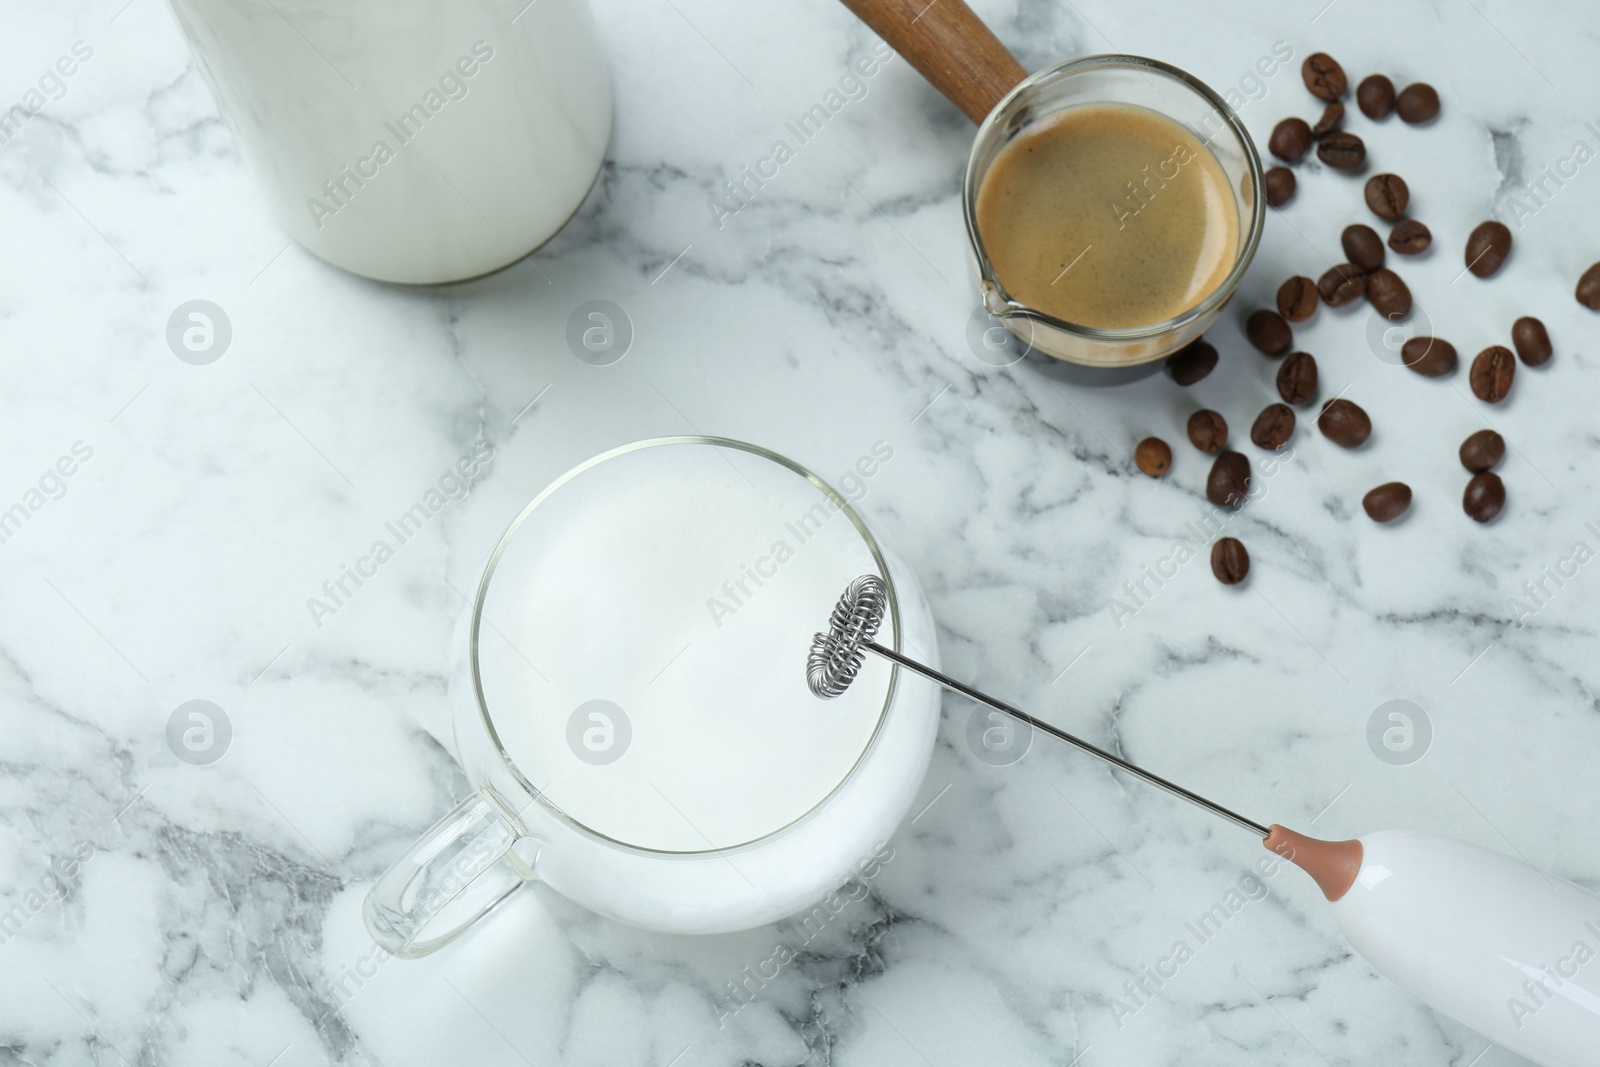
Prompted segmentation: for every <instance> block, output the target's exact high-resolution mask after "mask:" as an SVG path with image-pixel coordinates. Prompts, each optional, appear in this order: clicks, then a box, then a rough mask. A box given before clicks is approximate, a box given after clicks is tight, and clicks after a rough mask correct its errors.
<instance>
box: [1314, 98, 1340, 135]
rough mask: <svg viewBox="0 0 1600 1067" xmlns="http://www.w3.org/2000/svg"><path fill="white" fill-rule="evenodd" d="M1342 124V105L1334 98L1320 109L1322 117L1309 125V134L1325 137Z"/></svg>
mask: <svg viewBox="0 0 1600 1067" xmlns="http://www.w3.org/2000/svg"><path fill="white" fill-rule="evenodd" d="M1343 125H1344V105H1343V104H1341V103H1339V101H1337V100H1335V101H1334V102H1333V103H1331V104H1329V105H1328V106H1327V107H1325V108H1323V109H1322V117H1321V118H1320V119H1318V120H1317V122H1316V125H1315V126H1312V127H1311V136H1313V137H1326V136H1327V135H1328V134H1330V133H1332V132H1333V131H1334V130H1337V129H1338V128H1339V127H1340V126H1343Z"/></svg>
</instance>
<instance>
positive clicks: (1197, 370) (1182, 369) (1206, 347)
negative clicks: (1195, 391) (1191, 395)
mask: <svg viewBox="0 0 1600 1067" xmlns="http://www.w3.org/2000/svg"><path fill="white" fill-rule="evenodd" d="M1216 366H1217V350H1216V349H1215V348H1213V347H1211V344H1210V342H1208V341H1207V340H1206V339H1205V338H1204V337H1196V338H1195V339H1194V340H1193V341H1190V342H1189V343H1188V344H1187V345H1185V346H1184V347H1182V348H1180V349H1178V351H1176V352H1174V353H1172V355H1170V356H1168V357H1167V370H1168V371H1169V372H1170V373H1171V374H1172V380H1173V381H1175V382H1177V383H1178V384H1179V385H1193V384H1194V383H1195V382H1198V381H1199V380H1200V379H1201V378H1204V377H1205V376H1206V375H1208V374H1210V373H1211V372H1212V371H1213V370H1215V369H1216Z"/></svg>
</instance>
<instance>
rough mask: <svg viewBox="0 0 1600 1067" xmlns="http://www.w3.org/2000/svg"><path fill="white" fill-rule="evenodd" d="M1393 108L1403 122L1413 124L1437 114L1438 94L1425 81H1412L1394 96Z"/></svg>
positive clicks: (1427, 120)
mask: <svg viewBox="0 0 1600 1067" xmlns="http://www.w3.org/2000/svg"><path fill="white" fill-rule="evenodd" d="M1394 109H1395V111H1396V112H1397V113H1398V114H1399V115H1400V118H1401V120H1402V121H1404V122H1409V123H1410V124H1411V125H1413V126H1415V125H1417V124H1418V123H1422V122H1431V121H1432V120H1433V118H1434V116H1435V115H1437V114H1439V94H1438V93H1436V92H1434V90H1433V86H1431V85H1429V84H1428V83H1427V82H1413V83H1412V84H1410V85H1408V86H1406V87H1405V88H1404V89H1401V90H1400V95H1399V96H1397V97H1395V100H1394Z"/></svg>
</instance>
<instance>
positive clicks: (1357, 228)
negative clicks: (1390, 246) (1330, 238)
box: [1339, 222, 1383, 270]
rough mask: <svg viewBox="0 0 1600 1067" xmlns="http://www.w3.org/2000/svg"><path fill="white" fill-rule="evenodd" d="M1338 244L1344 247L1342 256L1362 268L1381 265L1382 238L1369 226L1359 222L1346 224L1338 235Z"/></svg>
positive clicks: (1371, 268)
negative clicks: (1351, 224) (1350, 224)
mask: <svg viewBox="0 0 1600 1067" xmlns="http://www.w3.org/2000/svg"><path fill="white" fill-rule="evenodd" d="M1339 244H1340V245H1342V246H1343V247H1344V258H1346V259H1348V260H1349V261H1350V262H1352V263H1354V264H1355V265H1356V266H1358V267H1360V268H1361V269H1362V270H1377V269H1378V268H1379V267H1381V266H1383V238H1381V237H1379V236H1378V231H1377V230H1374V229H1373V228H1372V227H1371V226H1368V225H1366V224H1365V223H1361V222H1358V223H1356V224H1355V225H1353V226H1346V227H1345V228H1344V233H1342V234H1340V235H1339Z"/></svg>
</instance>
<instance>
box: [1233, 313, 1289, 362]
mask: <svg viewBox="0 0 1600 1067" xmlns="http://www.w3.org/2000/svg"><path fill="white" fill-rule="evenodd" d="M1244 335H1245V336H1246V337H1248V338H1249V339H1250V343H1251V344H1253V345H1255V346H1256V348H1257V350H1259V351H1260V352H1261V353H1262V354H1263V355H1268V356H1281V355H1283V354H1284V353H1285V352H1287V351H1289V349H1291V348H1293V347H1294V328H1293V327H1292V326H1290V325H1289V320H1288V319H1285V318H1284V317H1283V316H1282V315H1280V314H1278V313H1277V312H1276V311H1268V310H1267V309H1266V308H1262V309H1261V310H1260V311H1252V312H1251V313H1250V317H1249V318H1248V319H1246V320H1245V324H1244Z"/></svg>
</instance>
